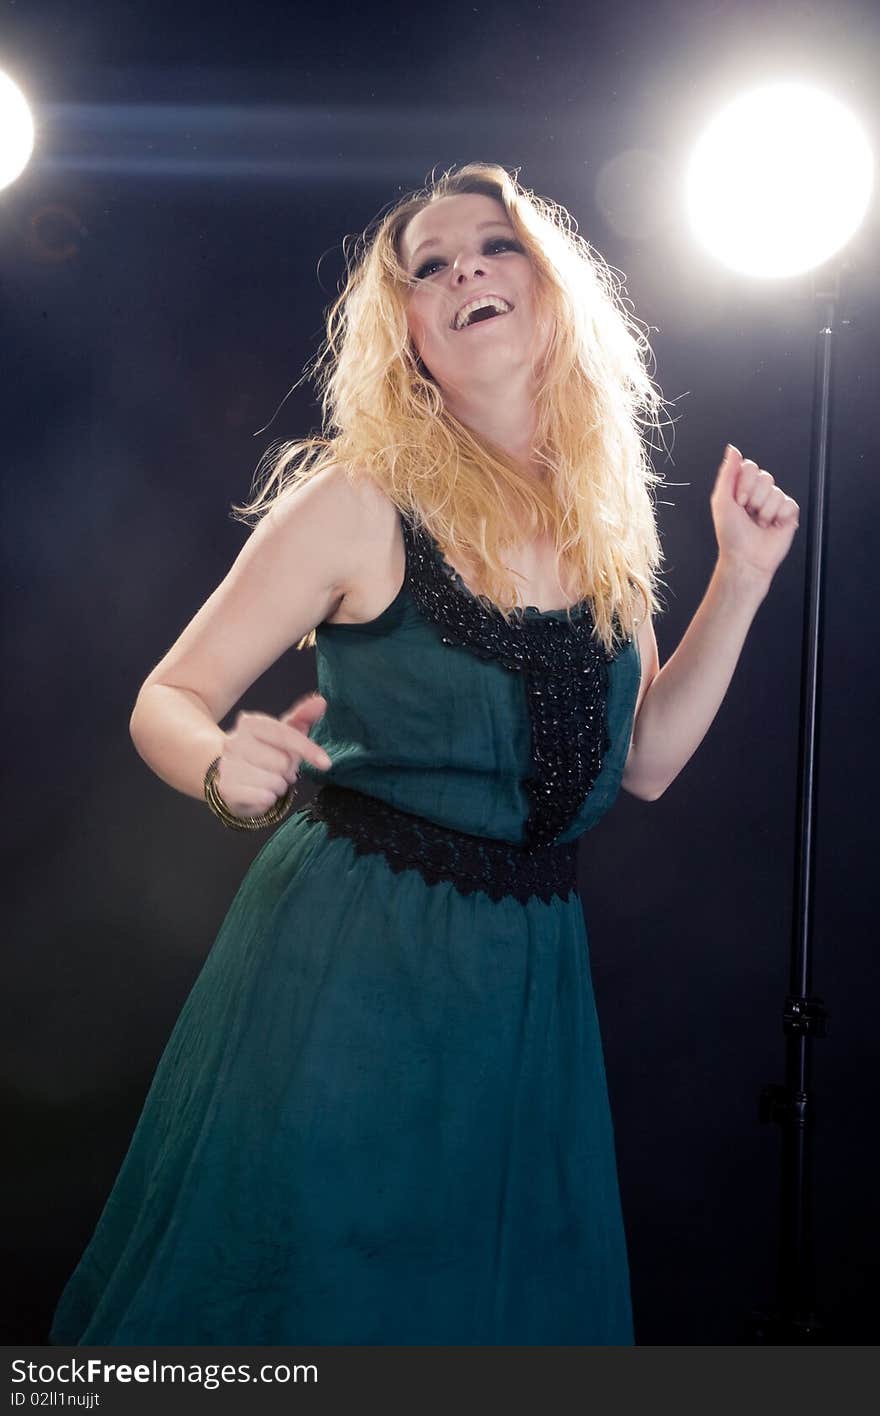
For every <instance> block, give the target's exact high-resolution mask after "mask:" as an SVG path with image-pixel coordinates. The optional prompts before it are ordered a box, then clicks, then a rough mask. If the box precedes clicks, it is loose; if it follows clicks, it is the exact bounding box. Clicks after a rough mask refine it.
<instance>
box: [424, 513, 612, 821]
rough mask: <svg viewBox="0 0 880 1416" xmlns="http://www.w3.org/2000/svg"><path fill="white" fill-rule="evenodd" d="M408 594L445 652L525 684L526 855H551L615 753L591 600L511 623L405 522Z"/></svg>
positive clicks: (604, 657)
mask: <svg viewBox="0 0 880 1416" xmlns="http://www.w3.org/2000/svg"><path fill="white" fill-rule="evenodd" d="M401 525H402V528H403V537H404V543H405V546H406V555H407V576H408V581H409V588H410V590H411V592H412V594H413V596H414V597H415V600H416V603H417V604H418V606H419V608H420V609H421V610H422V612H423V613H424V614H425V615H426V616H427V617H428V618H429V619H430V620H432V621H433V622H434V623H435V624H437V625H438V626H440V628H441V629H442V630H443V635H442V639H443V643H444V644H453V645H458V646H461V647H464V648H466V649H470V650H471V652H472V653H474V654H477V655H479V657H480V658H484V659H494V660H495V661H496V662H497V663H500V664H503V665H504V667H505V668H508V669H513V670H516V671H518V672H520V673H522V674H524V675H525V688H526V700H527V704H528V711H529V719H530V723H531V729H532V762H533V765H534V771H533V773H532V774H531V775H530V776H529V777H527V778H526V779H525V781H524V783H523V786H524V788H525V791H526V794H527V795H528V798H529V801H530V803H531V808H530V811H529V817H528V820H527V822H526V825H525V845H526V846H527V847H530V848H534V847H538V846H549V845H551V844H552V843H553V842H554V841H555V840H556V839H557V837H558V836H560V835H561V834H562V832H563V831H565V829H566V827H567V826H568V825H569V824H570V823H571V822H572V821H573V820H574V818H575V816H576V814H577V812H578V811H579V809H580V807H581V805H582V803H583V801H584V800H585V798H586V797H587V795H588V794H589V792H590V791H591V790H592V787H593V784H594V782H595V781H596V778H597V777H598V776H599V773H600V771H601V770H602V760H603V757H604V755H605V753H606V752H608V751H609V749H610V747H611V741H610V739H609V736H608V729H607V717H606V709H607V700H608V664H609V663H611V662H612V661H613V658H614V656H613V655H609V654H608V653H607V652H606V650H605V646H604V645H603V644H602V643H601V641H597V640H596V639H595V638H594V637H593V633H592V631H593V625H594V621H593V616H592V613H591V611H590V608H589V603H588V601H586V600H583V601H581V602H580V603H579V604H578V605H576V606H573V607H572V610H571V616H572V617H571V620H567V619H552V618H530V617H529V616H528V615H518V616H517V617H516V618H514V620H513V621H512V622H508V621H507V620H506V619H505V618H504V616H503V615H502V614H501V612H500V611H499V610H498V609H497V607H495V606H493V605H492V604H491V601H484V600H482V599H480V598H479V597H477V596H476V595H474V594H473V593H472V592H471V591H470V590H469V589H468V587H467V586H466V585H465V584H464V581H463V580H462V579H461V576H460V575H459V574H458V572H457V571H456V570H454V569H453V567H452V566H451V565H449V563H448V561H447V560H446V559H445V557H444V556H443V554H442V552H441V551H440V548H439V546H438V545H437V543H436V542H435V541H434V539H433V537H432V536H431V535H430V534H429V532H428V531H427V529H426V528H424V527H416V526H415V525H414V523H413V522H412V521H411V520H410V519H409V518H408V517H406V516H403V515H401Z"/></svg>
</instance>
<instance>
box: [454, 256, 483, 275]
mask: <svg viewBox="0 0 880 1416" xmlns="http://www.w3.org/2000/svg"><path fill="white" fill-rule="evenodd" d="M480 262H481V257H480V256H459V257H458V258H457V259H456V261H455V265H454V273H455V279H456V280H461V278H462V276H474V275H485V271H484V270H483V267H482V265H481V264H480Z"/></svg>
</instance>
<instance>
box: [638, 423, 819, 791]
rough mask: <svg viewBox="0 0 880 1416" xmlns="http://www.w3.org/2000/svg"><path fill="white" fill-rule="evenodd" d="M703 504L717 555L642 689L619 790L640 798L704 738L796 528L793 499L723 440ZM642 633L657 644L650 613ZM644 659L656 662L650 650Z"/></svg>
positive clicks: (663, 783) (664, 783)
mask: <svg viewBox="0 0 880 1416" xmlns="http://www.w3.org/2000/svg"><path fill="white" fill-rule="evenodd" d="M710 505H711V508H712V519H713V521H714V523H715V534H716V537H717V540H718V560H717V562H716V564H715V569H714V571H713V573H712V579H711V580H710V582H709V587H708V589H707V591H706V594H705V595H704V596H703V599H702V601H701V603H700V606H699V609H698V610H697V612H696V614H695V615H694V617H693V619H692V620H691V623H690V624H689V626H688V628H687V631H686V633H685V635H684V637H683V639H682V641H681V643H680V644H679V646H678V648H677V649H676V651H675V653H674V654H672V655H671V656H670V658H669V659H668V660H667V662H666V663H665V664H664V665H663V668H662V669H659V671H657V672H656V673H655V674H654V676H653V678H652V679H651V681H650V682H649V683H648V684H647V685H642V695H641V706H640V707H639V709H638V712H637V715H636V720H635V726H634V728H633V736H632V743H631V745H630V750H629V756H628V757H627V760H626V766H625V768H624V772H623V777H622V780H621V786H622V787H623V788H624V789H625V790H626V791H628V792H631V793H632V794H633V796H637V797H640V798H641V799H642V800H643V801H656V800H657V798H658V797H660V796H662V795H663V793H664V792H665V790H666V788H667V787H668V786H669V784H670V783H671V782H673V781H674V780H675V778H676V777H677V776H678V774H679V772H680V771H681V769H682V768H683V767H684V765H685V763H686V762H689V761H690V759H691V757H692V756H693V755H694V753H695V752H696V750H697V748H698V747H699V745H700V743H701V742H702V741H703V738H704V737H705V735H706V733H707V731H708V729H709V725H710V724H711V722H712V720H713V718H714V717H715V714H716V713H717V712H718V709H719V708H720V706H721V704H722V702H723V700H724V695H725V693H726V692H727V689H728V687H729V684H730V680H731V679H732V678H733V671H734V669H735V668H736V665H737V661H738V660H739V656H740V653H741V652H742V647H743V644H744V643H745V638H746V635H747V634H748V631H749V628H750V626H751V623H752V620H753V619H754V617H755V614H756V612H757V609H758V606H759V605H760V604H761V601H762V600H763V599H764V596H765V595H766V594H767V591H768V590H769V588H770V582H771V581H772V579H773V576H774V574H775V572H776V570H777V568H778V566H779V565H780V564H781V562H782V561H783V559H784V558H785V556H786V555H787V554H788V552H789V549H790V548H791V543H792V541H793V539H794V533H795V531H796V530H797V527H798V524H799V523H798V516H799V512H800V508H799V507H798V504H797V502H796V501H794V500H793V498H792V497H789V496H786V494H785V492H783V490H782V488H781V487H777V486H776V483H775V482H774V480H773V478H772V477H771V476H770V473H769V472H765V471H762V470H761V469H760V468H759V467H758V465H757V463H755V462H751V461H749V460H748V459H746V460H744V459H743V456H742V454H741V453H740V452H739V450H738V449H737V448H735V447H732V446H730V444H728V447H727V450H726V452H725V456H724V461H723V462H722V464H721V466H720V468H719V470H718V476H717V478H716V481H715V488H714V490H713V492H712V496H711V500H710ZM644 632H645V630H644V627H643V633H644ZM647 632H648V634H649V636H650V643H651V644H652V645H655V644H656V641H655V640H654V631H653V628H652V627H651V622H650V618H648V620H647ZM643 644H644V640H643V638H642V635H640V645H643ZM641 657H642V661H643V664H644V663H645V661H646V657H648V656H646V655H645V653H644V649H643V648H642V654H641ZM651 658H652V659H653V663H654V665H655V666H656V663H657V659H656V648H654V652H653V655H652V656H650V657H648V662H650V661H651Z"/></svg>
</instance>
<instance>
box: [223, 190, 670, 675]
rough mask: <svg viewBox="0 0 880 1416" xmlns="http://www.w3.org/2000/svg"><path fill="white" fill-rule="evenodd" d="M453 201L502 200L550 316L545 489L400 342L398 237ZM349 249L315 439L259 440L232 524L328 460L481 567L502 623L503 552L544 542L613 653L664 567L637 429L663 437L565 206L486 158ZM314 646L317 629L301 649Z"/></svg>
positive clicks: (449, 550)
mask: <svg viewBox="0 0 880 1416" xmlns="http://www.w3.org/2000/svg"><path fill="white" fill-rule="evenodd" d="M465 193H479V194H481V195H484V196H490V197H493V198H494V199H495V200H496V201H498V202H500V203H501V205H502V206H503V208H504V210H505V212H506V214H507V216H508V218H509V220H510V223H511V225H512V226H513V228H514V231H515V232H516V235H517V237H518V239H519V240H520V242H521V243H522V245H523V247H524V248H525V251H526V253H527V255H528V256H529V258H530V259H531V262H532V265H533V268H534V272H535V289H536V302H537V304H538V307H539V309H543V310H544V311H549V314H550V316H551V331H552V332H551V336H550V340H549V346H548V348H547V351H546V353H545V355H544V358H543V360H542V364H541V368H540V369H539V370H536V373H537V374H538V375H539V378H538V394H537V400H536V421H537V425H536V437H535V447H534V456H535V459H536V461H537V462H539V463H540V464H541V465H543V466H545V467H546V468H547V469H548V472H549V475H548V476H547V478H546V479H545V480H540V481H539V480H537V479H536V478H534V477H533V476H532V477H530V476H529V475H528V474H527V473H526V472H525V471H524V470H523V469H522V468H521V467H520V466H518V465H517V463H515V462H514V461H513V460H512V458H510V457H509V456H508V455H507V454H506V453H505V452H504V451H503V450H502V449H500V448H498V447H496V446H495V445H493V444H491V443H489V442H488V441H487V440H485V439H483V438H481V437H478V436H477V435H476V434H474V433H473V432H471V431H470V430H469V429H468V428H467V427H465V426H464V425H463V424H462V423H460V422H459V421H458V420H457V419H456V418H455V417H453V416H452V414H451V413H450V412H449V410H448V409H447V408H446V407H445V406H444V402H443V396H442V393H441V390H440V389H439V387H438V386H437V384H436V383H435V381H434V380H433V378H432V377H431V375H430V373H429V372H428V370H427V369H426V368H425V366H424V364H423V363H422V361H421V359H420V358H419V356H418V353H417V351H416V349H415V347H414V345H413V342H412V339H411V337H410V334H409V329H408V325H407V318H406V307H407V301H408V295H409V292H410V291H411V290H412V289H413V288H414V287H415V285H416V283H417V282H416V281H415V280H414V278H413V277H412V276H410V275H409V273H408V272H407V271H406V269H405V268H404V266H403V264H402V262H401V258H400V242H401V237H402V235H403V232H404V231H405V229H406V227H407V224H408V223H409V222H410V221H411V220H412V218H413V217H414V216H415V215H416V213H417V212H419V211H422V210H423V209H424V207H426V206H428V205H429V204H430V203H432V202H436V201H439V200H440V199H441V198H443V197H450V196H457V195H461V194H465ZM343 250H344V252H345V256H346V272H347V273H346V278H345V279H344V281H343V282H342V283H341V284H342V288H341V293H340V294H339V297H338V299H337V300H336V301H335V302H334V303H333V305H332V306H331V307H330V309H329V313H328V315H327V334H326V339H325V340H324V342H323V343H322V345H321V347H320V349H319V351H318V353H317V354H316V356H315V358H314V359H313V360H312V361H311V365H307V366H306V369H305V372H304V374H303V376H302V379H301V380H300V381H299V382H302V381H303V379H305V378H308V377H311V378H313V379H314V381H315V383H316V386H317V388H318V391H319V393H320V398H321V408H322V413H323V429H324V431H323V433H322V435H321V436H313V437H308V438H304V439H299V440H296V441H293V442H287V443H282V444H280V445H277V444H276V445H275V446H273V447H271V448H270V449H269V450H268V451H267V453H265V454H264V456H263V458H262V459H261V461H260V464H259V466H258V468H257V471H256V474H255V478H254V485H253V487H252V500H251V501H249V502H248V503H246V504H245V505H242V506H233V508H232V511H233V515H234V516H235V518H236V519H238V520H241V521H246V522H249V523H250V524H256V522H257V521H258V520H259V518H260V517H261V516H262V515H264V514H265V513H266V512H267V511H269V510H270V508H271V507H272V506H273V505H275V503H276V502H277V500H278V499H279V498H281V497H283V496H285V495H286V494H287V493H289V491H290V490H292V489H293V487H294V486H296V485H299V484H300V483H302V482H304V481H307V480H308V479H309V478H311V477H314V476H316V475H317V474H318V472H320V471H321V470H322V469H324V468H326V467H328V466H330V465H331V464H336V465H339V466H341V467H342V468H344V470H345V473H346V475H347V476H348V477H349V478H350V479H352V480H353V481H354V480H357V479H359V478H364V477H367V478H371V479H372V480H373V482H374V483H376V484H378V485H379V487H381V488H382V490H383V491H384V492H385V494H386V495H387V496H388V497H389V498H390V499H391V501H393V502H394V503H395V504H396V505H397V506H398V507H399V508H400V510H401V511H403V512H404V513H405V514H407V515H410V516H412V517H413V518H414V519H415V520H416V521H417V522H418V523H420V524H422V525H424V526H426V527H427V529H428V531H429V532H430V533H431V535H432V536H433V537H434V538H435V540H437V542H438V543H439V545H440V547H441V550H442V551H443V553H444V554H445V555H446V556H448V557H449V558H450V559H451V560H453V561H455V560H458V561H462V560H463V561H465V562H467V563H468V564H469V565H472V566H474V567H476V572H477V582H478V585H479V587H480V589H479V593H480V594H481V596H482V597H483V598H484V600H485V601H486V602H487V603H488V604H489V605H490V606H493V607H494V608H495V609H497V610H498V612H500V613H501V614H503V615H505V617H508V618H509V617H511V616H513V615H516V614H517V612H518V610H519V609H520V608H521V601H520V598H519V593H518V590H517V587H516V585H515V584H514V583H513V573H512V572H511V571H510V570H509V569H508V568H507V567H506V566H505V564H504V562H503V559H502V556H503V552H504V550H505V548H506V547H508V546H510V545H511V544H512V543H514V542H516V543H518V542H519V541H520V539H521V538H522V536H523V531H522V529H520V528H526V532H525V534H526V535H529V534H535V535H540V534H547V533H549V534H550V535H551V536H552V537H553V541H554V544H555V546H556V551H557V555H558V556H559V560H560V573H561V577H562V579H563V583H568V584H570V585H571V586H572V587H573V588H574V592H575V597H576V599H577V600H581V599H589V600H590V602H591V608H592V612H593V620H594V623H595V634H596V637H597V638H598V639H601V641H602V642H603V644H604V645H605V647H606V649H608V650H609V651H610V652H614V649H615V646H616V645H617V644H619V643H622V642H624V641H625V640H628V639H629V638H631V637H632V635H633V633H634V632H635V625H636V623H637V619H638V616H639V615H640V614H641V613H643V612H647V613H649V614H653V613H655V612H656V611H657V609H658V608H660V605H659V601H658V598H657V586H658V584H659V574H658V570H659V567H660V565H661V564H662V560H663V555H662V549H661V546H660V540H659V536H658V533H657V527H656V522H655V515H654V507H653V500H652V488H653V486H654V485H656V484H657V483H660V482H661V481H662V480H663V479H662V477H660V476H659V475H658V474H657V473H656V472H655V471H654V469H653V467H652V464H651V460H650V451H651V450H652V446H651V444H650V443H649V442H648V441H647V440H646V438H645V436H644V431H645V430H646V429H651V430H654V429H656V430H658V431H659V432H661V439H660V440H661V442H662V431H661V430H662V414H663V408H664V399H663V397H662V395H661V393H660V392H659V390H658V389H657V388H656V387H655V385H654V383H653V381H652V378H651V376H650V374H649V370H648V366H649V361H650V360H651V359H652V354H651V350H650V345H649V343H648V338H647V333H646V327H645V326H643V325H642V324H641V322H640V321H638V320H636V319H635V317H634V316H633V314H632V313H631V311H630V309H628V308H627V306H628V303H629V302H628V301H626V300H625V298H624V297H623V286H622V283H621V282H620V281H619V280H618V279H617V277H616V275H615V274H614V273H613V271H612V270H611V268H610V267H609V266H608V265H607V264H606V262H605V261H604V260H603V259H602V257H601V256H599V255H598V253H597V252H596V251H595V250H593V249H592V247H590V246H589V244H588V243H587V242H586V241H585V240H584V239H583V237H581V236H580V235H579V234H578V233H577V230H576V225H575V223H574V221H573V218H572V217H571V216H570V215H569V213H568V212H567V211H566V210H565V208H564V207H562V206H560V205H558V204H557V203H555V202H551V201H549V200H547V199H545V198H541V197H538V196H536V195H535V194H534V193H533V192H530V191H528V190H526V189H525V188H524V187H522V186H521V185H520V184H519V182H518V180H517V177H516V176H515V175H512V174H511V173H509V172H508V171H507V170H506V169H505V168H503V167H499V166H497V165H495V164H493V163H481V162H471V163H467V164H466V165H465V166H462V167H460V168H458V169H450V170H449V171H447V172H445V173H443V175H442V176H440V177H439V178H437V179H435V180H432V181H431V182H430V184H429V185H427V186H426V187H424V188H422V189H420V190H418V191H415V192H410V193H409V194H407V195H406V196H404V197H402V198H401V199H400V200H399V201H397V202H396V203H395V204H394V205H393V206H392V207H391V208H390V210H388V211H387V212H386V214H385V215H384V216H380V217H377V218H376V219H375V220H374V222H373V223H371V225H370V226H369V227H368V228H367V230H366V231H365V232H364V233H363V235H362V236H361V237H360V238H359V239H358V241H357V242H356V243H355V245H354V248H353V249H351V250H348V249H346V243H344V245H343ZM639 596H640V597H641V601H642V602H643V606H644V611H643V610H641V609H640V608H639ZM314 642H315V631H314V630H312V631H311V632H310V633H309V634H308V635H307V636H305V638H304V639H303V640H302V641H301V644H300V646H298V647H304V646H307V645H311V644H314Z"/></svg>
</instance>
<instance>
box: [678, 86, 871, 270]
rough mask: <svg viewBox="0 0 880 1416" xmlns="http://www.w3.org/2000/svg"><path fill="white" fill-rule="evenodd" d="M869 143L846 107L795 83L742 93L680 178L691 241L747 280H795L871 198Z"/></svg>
mask: <svg viewBox="0 0 880 1416" xmlns="http://www.w3.org/2000/svg"><path fill="white" fill-rule="evenodd" d="M872 184H873V159H872V156H871V149H870V147H869V145H868V140H867V138H866V137H865V134H864V132H863V131H862V129H861V128H860V126H859V124H858V123H857V122H856V120H855V118H854V117H853V116H852V114H851V113H850V112H849V111H848V110H847V109H846V108H844V106H843V104H841V103H839V102H838V101H837V100H836V99H834V98H831V97H830V96H829V95H828V94H825V93H822V92H821V91H820V90H818V89H814V88H810V87H809V86H808V85H806V84H801V83H778V84H772V85H768V86H767V87H765V88H759V89H755V90H753V91H752V92H750V93H746V94H744V95H743V96H742V97H740V98H738V99H736V101H735V102H734V103H731V104H730V105H729V106H728V107H727V108H725V109H724V110H723V111H722V112H721V113H720V114H719V115H718V117H717V118H715V119H714V121H713V122H712V123H711V124H710V125H709V127H708V128H707V129H706V131H705V133H704V134H703V136H702V137H701V138H700V140H699V141H698V143H697V145H696V148H695V149H694V152H693V155H692V157H691V160H690V163H689V166H688V171H687V177H686V201H687V207H688V213H689V216H690V220H691V224H692V226H693V229H694V231H695V233H696V235H697V236H698V237H699V239H700V240H701V241H702V242H703V243H704V244H705V245H706V246H708V248H709V249H710V250H711V251H712V252H713V253H714V254H715V255H716V256H717V257H718V259H719V260H720V261H722V262H723V263H724V264H725V265H728V266H732V267H733V268H734V269H735V270H740V271H745V272H746V273H747V274H749V275H757V276H784V275H797V274H799V273H800V272H802V271H805V270H809V269H810V268H811V267H812V266H815V265H820V264H822V263H823V262H824V261H826V260H828V259H829V258H830V257H831V256H832V255H833V254H834V252H835V251H837V250H839V249H840V247H841V246H843V245H844V244H845V243H846V242H847V241H848V240H849V238H850V236H852V234H853V232H854V231H855V230H856V228H857V227H858V225H859V223H860V221H861V220H862V217H863V216H864V214H865V210H866V208H867V205H868V200H869V198H870V195H871V188H872Z"/></svg>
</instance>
